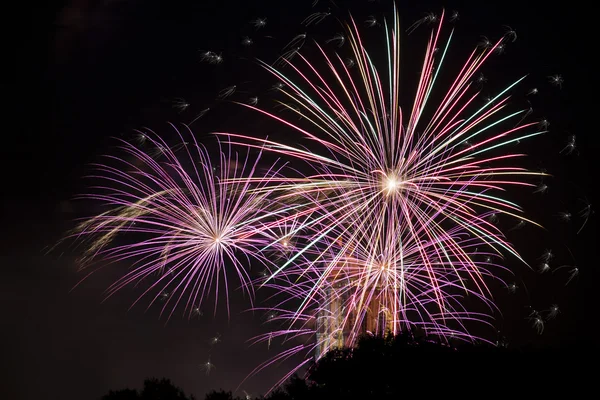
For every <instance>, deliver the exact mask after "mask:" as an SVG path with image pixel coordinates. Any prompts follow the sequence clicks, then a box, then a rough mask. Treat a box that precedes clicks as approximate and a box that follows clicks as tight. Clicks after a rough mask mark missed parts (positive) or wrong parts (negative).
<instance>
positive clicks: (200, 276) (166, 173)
mask: <svg viewBox="0 0 600 400" xmlns="http://www.w3.org/2000/svg"><path fill="white" fill-rule="evenodd" d="M177 133H178V134H179V137H180V138H181V141H182V144H181V145H178V146H175V147H169V146H168V145H167V144H166V143H165V142H164V141H162V140H161V139H160V138H158V136H156V135H155V134H154V133H152V132H147V133H144V135H145V138H146V140H145V144H146V145H147V146H148V147H149V148H156V147H159V148H161V149H163V150H162V151H161V156H160V157H159V158H158V159H155V157H153V156H152V155H151V153H152V151H145V150H143V149H141V148H140V147H138V146H134V145H132V144H129V143H124V145H123V146H122V147H121V148H122V150H124V152H125V154H126V155H127V157H123V158H117V157H109V159H111V160H112V161H115V162H116V163H117V166H110V165H107V164H106V165H97V166H96V167H97V170H98V173H97V175H95V177H96V178H100V179H102V180H103V181H104V182H105V183H106V186H98V187H96V189H98V193H97V194H93V195H88V196H86V197H88V198H92V199H95V200H99V201H101V202H103V203H104V204H106V205H109V206H111V207H112V209H111V210H110V211H108V212H105V213H103V214H101V215H99V216H97V217H95V218H93V219H90V220H87V221H85V222H84V223H82V224H81V225H80V226H79V227H78V228H77V229H76V233H75V234H76V235H77V237H79V238H80V239H84V240H86V241H88V242H89V246H88V247H87V251H86V253H85V255H84V259H83V261H84V265H88V264H89V263H90V262H91V261H93V260H95V259H97V258H101V259H102V260H103V261H106V262H110V261H121V262H122V261H128V260H134V264H133V268H132V269H131V270H130V271H129V272H127V273H126V274H124V275H123V276H122V277H121V278H120V279H118V280H117V281H116V282H115V283H114V284H113V285H111V286H110V287H109V288H108V291H107V296H111V295H112V294H114V293H115V292H117V291H118V290H120V289H122V288H124V287H125V286H128V285H130V284H134V283H139V282H141V281H145V280H146V281H150V285H149V287H148V289H146V290H145V291H144V292H143V294H142V295H141V296H140V297H139V298H138V300H136V303H137V302H138V301H139V300H140V299H141V298H142V297H144V296H146V295H147V296H150V297H151V301H150V305H152V304H153V303H154V302H155V301H156V300H158V299H161V293H168V295H167V297H166V298H165V299H163V302H164V304H163V306H162V307H163V312H164V311H165V310H168V309H170V310H171V311H170V313H169V317H170V316H171V314H172V313H173V311H174V310H175V309H176V308H177V307H178V306H180V305H183V306H184V309H185V310H186V312H188V313H189V314H190V316H191V315H192V314H193V312H194V310H195V309H198V307H200V306H201V305H202V303H203V302H204V301H205V300H206V298H207V297H208V296H209V295H210V294H211V293H213V292H214V295H215V311H216V307H217V300H216V299H217V298H218V297H219V292H220V291H224V292H225V293H228V292H229V290H230V286H231V285H232V283H233V282H234V281H235V280H237V281H239V282H240V284H241V287H242V288H243V289H244V290H245V291H246V292H247V293H249V294H252V293H253V286H251V285H250V284H249V283H250V281H251V279H250V275H249V272H248V268H249V265H250V259H254V260H258V262H259V263H264V264H268V261H267V260H266V259H265V258H264V257H262V256H261V254H262V253H261V252H260V249H261V248H262V247H264V245H265V242H264V239H263V237H262V236H260V235H259V234H258V232H257V230H256V228H255V226H256V225H257V221H261V219H263V218H265V216H266V215H268V213H266V212H265V209H264V204H265V195H264V194H260V193H258V192H257V191H254V192H251V191H249V190H248V189H249V188H248V184H247V183H238V184H227V185H226V184H224V182H225V181H227V180H235V179H237V180H238V181H239V182H244V180H243V179H242V180H240V179H239V178H241V177H246V178H248V177H250V176H252V175H253V174H254V173H256V172H257V165H258V162H259V160H260V154H259V156H258V157H257V158H256V159H255V160H254V161H252V160H251V159H250V153H249V152H248V153H246V155H240V154H238V153H234V152H233V151H232V150H231V148H230V147H226V146H223V145H222V144H221V143H219V144H218V149H217V151H213V152H212V154H217V155H218V163H213V162H212V161H211V157H210V154H211V153H210V152H209V150H208V149H207V148H206V147H204V146H202V145H200V144H198V143H197V142H196V141H195V139H194V138H193V135H191V134H190V137H191V138H192V140H191V141H190V142H184V141H183V136H182V135H181V133H179V132H177ZM174 149H179V151H175V150H174ZM130 160H133V161H130ZM262 172H265V171H262ZM275 172H276V171H275V170H274V169H269V170H267V171H266V176H268V175H269V174H271V173H275ZM263 178H264V176H263ZM246 182H249V181H247V180H246ZM121 236H124V237H125V238H123V240H125V242H123V243H121V242H120V241H119V240H118V238H117V237H119V239H121V238H120V237H121ZM154 289H157V290H159V291H160V293H158V294H153V293H155V290H154ZM225 297H226V299H227V309H228V310H229V298H228V296H225ZM134 304H135V303H134Z"/></svg>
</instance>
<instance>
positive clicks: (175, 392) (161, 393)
mask: <svg viewBox="0 0 600 400" xmlns="http://www.w3.org/2000/svg"><path fill="white" fill-rule="evenodd" d="M102 400H194V396H190V397H186V395H185V393H184V392H183V390H182V389H180V388H178V387H177V386H175V385H174V384H173V383H172V382H171V381H170V380H169V379H165V378H163V379H160V380H159V379H156V378H152V379H146V380H145V381H144V388H143V389H142V391H141V392H139V393H138V391H137V390H133V389H122V390H117V391H112V390H111V391H110V392H108V394H107V395H105V396H103V397H102Z"/></svg>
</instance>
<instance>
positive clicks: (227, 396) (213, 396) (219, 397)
mask: <svg viewBox="0 0 600 400" xmlns="http://www.w3.org/2000/svg"><path fill="white" fill-rule="evenodd" d="M204 400H242V399H241V397H233V393H231V391H229V392H226V391H224V390H219V391H216V390H213V391H212V392H209V393H208V394H207V395H206V397H204Z"/></svg>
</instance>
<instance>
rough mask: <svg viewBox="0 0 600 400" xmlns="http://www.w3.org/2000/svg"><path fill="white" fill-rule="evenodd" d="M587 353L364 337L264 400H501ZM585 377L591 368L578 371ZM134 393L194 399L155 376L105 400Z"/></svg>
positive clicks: (152, 399) (536, 385)
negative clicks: (440, 399)
mask: <svg viewBox="0 0 600 400" xmlns="http://www.w3.org/2000/svg"><path fill="white" fill-rule="evenodd" d="M582 357H583V358H582ZM586 357H587V358H588V360H589V361H592V360H591V358H590V357H592V355H591V353H584V352H582V351H581V349H579V348H577V346H575V345H573V346H570V348H569V350H568V351H565V350H563V351H559V350H555V351H538V352H536V351H533V350H531V349H529V350H528V351H526V350H516V349H511V348H505V347H497V346H492V345H463V346H457V345H453V346H451V345H449V344H446V343H442V342H440V341H437V340H432V339H429V338H424V337H415V336H413V335H412V334H402V335H398V336H392V335H388V336H385V337H381V336H365V337H363V338H361V339H360V340H359V342H358V344H357V346H356V347H355V348H342V349H337V350H333V351H330V352H329V353H327V354H326V355H325V356H324V357H323V358H321V359H320V360H319V361H318V362H316V363H314V364H313V365H312V366H311V367H310V368H309V370H308V371H307V373H306V375H305V378H301V377H298V376H293V377H292V378H291V379H290V380H289V381H288V382H287V383H286V384H285V385H284V386H283V387H281V388H279V389H277V390H275V391H273V392H271V393H270V394H269V395H267V396H265V397H263V400H321V399H345V400H354V399H356V400H358V399H361V400H365V399H377V400H386V399H399V398H403V397H407V396H418V397H423V396H424V397H425V398H431V397H435V396H444V397H448V395H450V396H451V397H455V396H461V397H462V396H465V395H477V396H481V395H484V394H489V395H492V394H493V396H492V397H493V398H497V397H499V396H501V395H502V396H505V395H506V396H511V395H514V394H515V393H519V394H523V393H524V392H523V390H524V391H525V392H527V391H529V392H530V393H533V394H537V395H541V394H542V393H548V392H550V393H553V391H554V389H555V388H558V387H565V386H568V385H567V384H568V383H569V382H572V381H571V380H574V379H575V378H574V377H573V375H576V374H578V373H579V374H580V373H581V371H577V366H581V365H583V364H581V361H583V359H584V358H586ZM561 366H562V367H561ZM579 369H581V367H580V368H579ZM584 372H585V371H584ZM588 372H589V371H588ZM559 373H560V375H557V376H560V380H556V381H552V382H547V379H548V376H549V375H552V374H559ZM582 376H585V373H583V374H580V375H578V377H582ZM541 382H543V384H541ZM561 385H562V386H561ZM571 389H577V387H574V388H571ZM133 399H142V400H159V399H160V400H193V397H190V398H188V397H186V396H185V395H184V393H183V391H182V390H181V389H179V388H177V387H175V386H174V385H173V384H172V383H171V382H170V381H169V380H166V379H163V380H160V381H159V380H156V379H152V380H146V381H145V382H144V388H143V390H142V391H141V392H140V393H138V392H137V391H135V390H130V389H125V390H120V391H116V392H113V391H111V392H110V393H109V394H108V395H106V396H104V397H103V398H102V400H133ZM205 400H243V398H241V397H236V396H234V395H233V394H232V392H230V391H229V392H226V391H223V390H220V391H212V392H210V393H208V394H207V395H206V397H205Z"/></svg>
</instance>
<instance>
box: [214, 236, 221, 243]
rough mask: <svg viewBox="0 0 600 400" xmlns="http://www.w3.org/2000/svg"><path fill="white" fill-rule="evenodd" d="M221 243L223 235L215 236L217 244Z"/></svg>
mask: <svg viewBox="0 0 600 400" xmlns="http://www.w3.org/2000/svg"><path fill="white" fill-rule="evenodd" d="M219 243H221V237H220V236H215V244H219Z"/></svg>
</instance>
